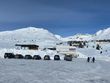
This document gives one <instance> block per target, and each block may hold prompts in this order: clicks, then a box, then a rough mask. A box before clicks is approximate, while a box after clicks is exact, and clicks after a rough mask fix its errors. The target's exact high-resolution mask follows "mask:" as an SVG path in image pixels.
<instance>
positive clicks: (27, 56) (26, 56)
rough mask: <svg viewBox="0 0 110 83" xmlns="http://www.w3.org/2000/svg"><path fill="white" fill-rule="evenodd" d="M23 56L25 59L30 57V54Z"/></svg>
mask: <svg viewBox="0 0 110 83" xmlns="http://www.w3.org/2000/svg"><path fill="white" fill-rule="evenodd" d="M24 58H25V59H32V56H31V55H25V57H24Z"/></svg>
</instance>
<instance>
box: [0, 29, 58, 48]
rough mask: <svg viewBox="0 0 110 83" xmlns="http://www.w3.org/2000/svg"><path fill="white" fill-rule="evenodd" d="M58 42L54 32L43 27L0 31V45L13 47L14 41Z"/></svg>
mask: <svg viewBox="0 0 110 83" xmlns="http://www.w3.org/2000/svg"><path fill="white" fill-rule="evenodd" d="M56 42H59V39H57V38H56V37H55V35H54V34H52V33H51V32H49V31H48V30H45V29H43V28H35V27H27V28H23V29H18V30H13V31H4V32H0V47H1V48H2V47H4V48H5V47H6V48H7V47H13V46H14V45H15V44H16V43H29V44H31V43H34V44H35V43H36V44H39V43H40V44H47V43H49V44H51V43H52V44H53V43H56Z"/></svg>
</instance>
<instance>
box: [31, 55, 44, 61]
mask: <svg viewBox="0 0 110 83" xmlns="http://www.w3.org/2000/svg"><path fill="white" fill-rule="evenodd" d="M33 59H34V60H41V59H42V58H41V56H40V55H34V56H33Z"/></svg>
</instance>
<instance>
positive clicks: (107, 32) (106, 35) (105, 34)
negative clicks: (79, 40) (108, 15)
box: [94, 27, 110, 40]
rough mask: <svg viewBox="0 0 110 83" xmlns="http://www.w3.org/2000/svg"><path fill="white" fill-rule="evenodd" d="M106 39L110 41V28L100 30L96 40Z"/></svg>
mask: <svg viewBox="0 0 110 83" xmlns="http://www.w3.org/2000/svg"><path fill="white" fill-rule="evenodd" d="M104 39H110V27H109V28H107V29H104V30H99V31H98V32H97V33H96V37H95V38H94V40H104Z"/></svg>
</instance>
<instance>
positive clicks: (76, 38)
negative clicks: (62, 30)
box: [63, 34, 94, 41]
mask: <svg viewBox="0 0 110 83" xmlns="http://www.w3.org/2000/svg"><path fill="white" fill-rule="evenodd" d="M93 36H94V35H90V34H76V35H74V36H69V37H66V38H63V40H64V41H71V40H74V41H89V40H92V39H93Z"/></svg>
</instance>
